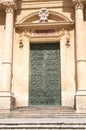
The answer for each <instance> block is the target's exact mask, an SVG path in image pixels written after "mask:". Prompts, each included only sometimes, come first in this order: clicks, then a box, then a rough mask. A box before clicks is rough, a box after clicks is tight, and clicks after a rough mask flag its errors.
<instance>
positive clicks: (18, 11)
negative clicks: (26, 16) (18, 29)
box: [15, 0, 22, 23]
mask: <svg viewBox="0 0 86 130" xmlns="http://www.w3.org/2000/svg"><path fill="white" fill-rule="evenodd" d="M21 5H22V0H17V10H16V11H15V23H16V21H17V20H16V18H17V15H20V14H21Z"/></svg>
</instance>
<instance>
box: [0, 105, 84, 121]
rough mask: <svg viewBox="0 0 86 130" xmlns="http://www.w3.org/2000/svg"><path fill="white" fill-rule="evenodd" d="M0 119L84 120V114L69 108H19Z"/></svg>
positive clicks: (1, 115) (0, 116)
mask: <svg viewBox="0 0 86 130" xmlns="http://www.w3.org/2000/svg"><path fill="white" fill-rule="evenodd" d="M0 118H2V119H3V118H86V113H76V111H75V110H74V109H73V108H71V107H32V106H31V107H19V108H14V109H12V110H11V112H10V113H9V114H7V113H4V114H2V113H1V114H0Z"/></svg>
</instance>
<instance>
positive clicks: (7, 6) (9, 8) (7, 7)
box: [3, 2, 17, 13]
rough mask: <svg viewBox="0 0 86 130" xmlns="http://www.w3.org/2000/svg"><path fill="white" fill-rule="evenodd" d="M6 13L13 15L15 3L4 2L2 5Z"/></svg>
mask: <svg viewBox="0 0 86 130" xmlns="http://www.w3.org/2000/svg"><path fill="white" fill-rule="evenodd" d="M3 5H4V7H5V10H6V13H13V12H14V10H16V9H17V6H16V3H15V2H4V3H3Z"/></svg>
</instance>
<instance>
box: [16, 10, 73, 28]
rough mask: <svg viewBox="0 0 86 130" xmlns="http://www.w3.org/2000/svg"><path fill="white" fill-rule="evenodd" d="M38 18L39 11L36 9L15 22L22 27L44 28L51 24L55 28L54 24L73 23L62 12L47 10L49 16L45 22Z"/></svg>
mask: <svg viewBox="0 0 86 130" xmlns="http://www.w3.org/2000/svg"><path fill="white" fill-rule="evenodd" d="M39 19H40V18H39V11H37V12H35V13H32V14H29V15H27V16H25V17H24V18H23V19H21V20H20V21H19V22H17V23H16V26H17V27H18V26H19V27H21V26H22V28H27V27H28V28H32V27H34V28H44V27H45V28H46V26H49V28H50V27H51V25H52V27H54V28H55V27H56V26H58V25H62V24H71V23H72V24H73V21H72V20H71V19H69V18H67V17H66V16H64V15H63V14H60V13H58V12H54V11H49V17H48V21H47V22H45V23H41V22H40V20H39Z"/></svg>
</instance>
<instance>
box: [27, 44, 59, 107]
mask: <svg viewBox="0 0 86 130" xmlns="http://www.w3.org/2000/svg"><path fill="white" fill-rule="evenodd" d="M60 89H61V86H60V44H59V43H58V44H57V43H50V44H49V43H46V44H36V43H35V44H33V43H31V45H30V90H29V104H30V105H61V90H60Z"/></svg>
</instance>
